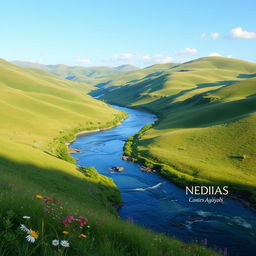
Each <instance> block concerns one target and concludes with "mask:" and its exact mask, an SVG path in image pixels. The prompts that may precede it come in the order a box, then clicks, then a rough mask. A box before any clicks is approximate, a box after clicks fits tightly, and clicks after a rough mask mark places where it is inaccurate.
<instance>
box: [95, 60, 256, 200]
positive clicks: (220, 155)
mask: <svg viewBox="0 0 256 256" xmlns="http://www.w3.org/2000/svg"><path fill="white" fill-rule="evenodd" d="M134 72H137V71H134ZM255 77H256V64H253V63H249V62H245V61H241V60H236V59H230V58H222V57H207V58H201V59H197V60H194V61H191V62H187V63H184V64H179V65H176V66H172V67H170V68H169V69H168V70H166V67H165V66H164V71H163V73H161V74H159V75H158V76H153V77H150V78H148V77H146V78H145V77H144V78H142V79H140V80H139V81H136V82H133V83H130V85H129V86H127V85H125V84H124V85H122V86H112V87H111V86H110V85H108V87H106V88H102V89H101V92H100V93H102V91H104V92H105V95H104V97H103V99H104V100H106V101H108V102H111V103H115V104H121V105H125V106H130V107H143V108H146V109H148V110H150V111H152V112H154V113H156V114H157V115H158V116H159V118H160V122H159V123H158V124H156V125H155V126H154V127H153V128H152V129H150V130H148V131H146V132H145V133H144V134H143V136H141V137H140V138H139V140H138V141H136V143H135V146H134V147H133V151H136V152H137V158H139V159H140V160H141V161H142V162H144V163H145V164H148V165H155V166H156V167H158V168H159V169H160V170H161V172H162V174H163V175H164V176H167V177H169V178H170V179H171V180H174V181H175V182H177V183H179V184H182V185H185V184H188V183H200V184H226V185H229V186H230V190H231V192H232V193H233V195H234V196H241V197H243V198H246V199H247V200H249V201H251V202H252V203H253V204H255V202H256V192H255V191H256V189H255V184H256V172H255V167H256V139H255V127H256V113H255V110H256V96H255V95H256V86H255V85H256V78H255ZM94 93H95V94H96V93H97V91H94ZM130 144H131V143H130ZM159 164H160V165H159Z"/></svg>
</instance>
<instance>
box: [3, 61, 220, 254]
mask: <svg viewBox="0 0 256 256" xmlns="http://www.w3.org/2000/svg"><path fill="white" fill-rule="evenodd" d="M0 89H1V99H0V121H1V126H0V143H1V147H0V175H1V181H0V208H1V211H0V217H1V220H2V221H1V223H0V238H1V239H0V255H1V256H16V255H17V256H20V255H27V256H28V255H45V256H47V255H50V256H53V255H72V256H78V255H79V256H80V255H85V254H86V255H111V256H113V255H116V256H117V255H119V256H124V255H135V256H136V255H149V256H150V255H152V256H155V255H177V256H182V255H184V256H185V255H192V254H193V255H194V251H195V249H196V255H198V256H201V255H202V256H203V255H207V254H208V253H209V251H208V250H207V249H206V248H204V247H200V246H198V245H183V243H181V242H179V241H177V240H175V239H171V238H168V237H166V236H164V235H156V234H154V233H152V232H150V231H147V230H145V229H142V228H139V227H137V226H135V225H133V224H131V223H127V222H124V221H121V220H119V218H118V216H117V214H116V212H115V210H114V206H117V205H119V204H120V194H119V191H118V189H117V187H116V186H115V184H114V183H113V181H112V180H111V179H109V178H107V177H105V176H102V175H100V174H98V173H97V172H96V170H94V169H93V168H78V167H77V166H75V165H74V164H72V163H69V162H67V161H64V160H63V159H62V158H64V157H66V156H67V155H65V154H64V155H63V154H61V153H63V152H62V151H60V150H64V148H63V145H64V143H65V142H66V141H67V140H69V139H72V137H73V136H74V133H75V132H77V131H80V130H83V129H95V128H98V127H107V126H112V125H114V124H116V123H117V122H118V121H120V120H121V119H122V118H124V114H123V113H121V112H119V111H117V110H115V109H112V108H110V107H109V106H108V105H106V104H105V103H103V102H100V101H97V100H95V99H93V98H91V97H89V96H87V95H86V89H84V87H83V86H82V85H81V84H79V83H75V82H70V81H67V80H64V79H61V78H58V77H55V76H52V75H50V74H48V73H46V72H44V71H38V70H31V69H24V68H20V67H17V66H15V65H12V64H10V63H8V62H6V61H4V60H0ZM56 144H57V145H58V146H56ZM59 145H61V147H59ZM64 147H65V145H64ZM65 148H66V147H65ZM64 153H65V152H64ZM68 160H70V159H68ZM23 216H29V217H30V219H28V218H27V217H23ZM83 217H86V218H88V220H86V219H83ZM72 218H74V219H72ZM65 221H66V222H65ZM80 221H83V222H80ZM67 223H68V224H67ZM85 223H86V224H85ZM20 224H24V225H25V226H26V227H27V228H29V229H32V230H33V231H32V230H29V231H26V230H25V231H22V230H21V229H20V228H19V226H20ZM23 230H24V227H23ZM37 232H39V233H37ZM28 234H29V235H30V236H32V238H33V237H34V238H35V239H36V242H35V243H29V242H27V241H26V236H27V235H28ZM55 239H57V240H68V241H69V242H70V248H65V247H62V246H58V247H54V246H53V245H52V244H51V243H52V241H53V240H55ZM211 255H217V254H215V253H212V254H211Z"/></svg>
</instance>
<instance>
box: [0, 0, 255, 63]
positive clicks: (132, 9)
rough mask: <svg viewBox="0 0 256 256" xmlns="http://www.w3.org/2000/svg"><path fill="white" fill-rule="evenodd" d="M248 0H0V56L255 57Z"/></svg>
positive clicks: (85, 59) (83, 59) (119, 59)
mask: <svg viewBox="0 0 256 256" xmlns="http://www.w3.org/2000/svg"><path fill="white" fill-rule="evenodd" d="M255 14H256V1H254V0H239V1H238V0H214V1H210V0H179V1H178V0H129V1H128V0H127V1H125V0H90V1H87V0H73V1H70V0H44V1H34V0H30V1H28V0H23V1H19V0H9V1H1V8H0V31H1V37H0V58H4V59H6V60H9V61H12V60H25V61H32V62H39V63H43V64H58V63H63V64H68V65H85V66H95V65H111V66H117V65H121V64H125V63H131V64H134V65H138V66H147V65H151V64H153V63H165V62H182V61H186V60H189V59H194V58H198V57H202V56H208V55H222V56H225V57H233V58H239V59H244V60H248V61H252V62H256V18H255Z"/></svg>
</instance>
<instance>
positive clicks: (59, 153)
mask: <svg viewBox="0 0 256 256" xmlns="http://www.w3.org/2000/svg"><path fill="white" fill-rule="evenodd" d="M125 118H127V114H126V113H125V112H121V113H120V114H119V115H115V118H114V120H113V121H110V122H107V123H105V124H103V125H101V126H100V125H99V126H98V127H95V126H88V127H77V128H74V129H71V130H66V131H61V132H60V135H59V136H57V137H55V138H54V139H53V140H52V142H50V143H49V144H48V147H47V148H48V150H47V151H48V152H49V153H50V154H52V155H54V156H56V157H58V158H60V159H62V160H65V161H67V162H70V163H75V162H76V159H75V158H73V157H71V156H70V153H69V150H68V147H69V145H70V144H71V143H72V142H73V141H75V140H76V138H77V137H79V136H82V135H84V134H87V133H93V132H99V131H104V130H108V129H111V128H113V127H115V126H117V125H118V124H120V123H121V122H122V121H123V120H125Z"/></svg>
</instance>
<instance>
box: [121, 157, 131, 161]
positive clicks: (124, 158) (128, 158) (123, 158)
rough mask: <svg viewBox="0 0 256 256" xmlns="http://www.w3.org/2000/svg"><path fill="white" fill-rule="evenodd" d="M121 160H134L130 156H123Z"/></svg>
mask: <svg viewBox="0 0 256 256" xmlns="http://www.w3.org/2000/svg"><path fill="white" fill-rule="evenodd" d="M120 158H121V159H122V160H124V161H132V158H131V157H130V156H121V157H120Z"/></svg>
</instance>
